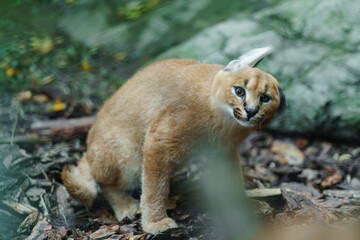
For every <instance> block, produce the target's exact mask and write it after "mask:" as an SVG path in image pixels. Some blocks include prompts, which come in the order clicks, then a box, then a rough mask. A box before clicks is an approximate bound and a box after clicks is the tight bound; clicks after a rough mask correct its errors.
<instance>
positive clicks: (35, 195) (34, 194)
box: [26, 187, 46, 202]
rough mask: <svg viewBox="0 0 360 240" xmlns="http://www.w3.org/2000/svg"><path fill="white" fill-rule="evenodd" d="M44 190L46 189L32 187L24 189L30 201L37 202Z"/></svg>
mask: <svg viewBox="0 0 360 240" xmlns="http://www.w3.org/2000/svg"><path fill="white" fill-rule="evenodd" d="M45 192H46V191H45V189H43V188H38V187H32V188H29V189H28V190H27V191H26V196H27V197H28V198H29V200H30V201H32V202H37V201H39V199H40V195H41V194H44V193H45Z"/></svg>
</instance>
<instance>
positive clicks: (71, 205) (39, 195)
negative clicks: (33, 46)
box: [0, 120, 360, 240]
mask: <svg viewBox="0 0 360 240" xmlns="http://www.w3.org/2000/svg"><path fill="white" fill-rule="evenodd" d="M54 121H56V120H50V122H54ZM47 123H48V122H47ZM65 123H66V124H68V122H67V121H65ZM41 124H42V125H43V126H44V122H42V123H41ZM41 124H40V125H41ZM45 125H46V124H45ZM32 126H33V128H34V125H32ZM74 129H78V127H75V128H71V127H70V128H68V129H67V131H68V132H67V134H64V132H66V131H63V132H62V133H61V134H59V133H57V135H56V136H57V139H56V141H54V142H51V141H47V142H42V141H41V140H43V139H42V138H40V137H39V136H37V137H38V138H37V140H36V141H35V140H34V139H33V140H32V141H30V142H26V143H19V145H20V146H21V147H24V148H26V149H27V152H26V151H25V150H24V149H21V148H20V147H17V146H15V145H10V144H2V145H0V151H1V153H2V156H4V158H3V167H4V168H5V170H6V175H5V176H7V177H6V178H5V179H4V180H3V181H2V182H1V184H0V187H1V188H2V189H1V190H2V193H3V194H2V195H3V196H2V199H4V200H3V201H2V204H1V216H2V219H1V220H4V219H6V223H5V224H4V225H3V226H2V227H1V228H0V231H1V234H2V235H3V238H2V239H23V238H25V237H26V236H28V237H27V239H132V240H135V239H142V240H145V239H249V238H246V237H245V235H246V234H251V231H254V230H249V229H248V227H247V226H248V225H256V226H257V230H256V232H258V233H259V232H262V231H263V230H259V229H265V228H266V227H265V226H269V225H271V226H277V228H279V226H282V227H284V226H287V227H289V226H303V227H304V226H312V225H313V224H314V223H316V222H322V223H324V224H326V225H328V226H332V225H334V224H335V223H336V224H335V225H336V226H337V228H340V226H342V225H343V224H345V225H346V226H347V227H348V226H352V225H353V226H356V224H357V221H358V220H359V213H360V180H359V179H360V178H359V177H360V171H359V170H360V168H359V167H360V148H359V147H357V148H356V147H354V146H352V145H351V143H350V144H349V143H348V144H342V143H330V142H325V141H318V140H309V139H306V138H303V137H301V138H298V137H285V136H277V135H274V134H270V133H268V132H265V131H262V132H254V133H253V134H252V135H251V136H250V137H249V138H248V139H247V140H246V141H245V142H244V143H243V145H242V147H241V153H242V161H243V165H244V167H243V168H244V174H245V188H246V189H247V190H246V192H245V195H247V197H246V198H245V199H247V200H245V201H242V200H239V202H237V203H235V205H236V204H237V205H236V206H234V209H235V208H238V209H239V211H238V212H239V214H238V215H242V216H238V215H237V216H232V215H233V214H227V215H226V214H225V215H224V216H225V217H219V216H218V213H217V212H216V211H215V212H214V211H212V210H211V207H208V206H210V205H211V204H209V203H208V202H206V200H205V203H204V202H202V201H204V200H199V199H203V198H204V197H203V196H202V197H201V196H200V197H199V192H202V188H206V186H204V185H203V181H202V180H203V179H206V177H205V176H206V175H207V174H209V172H211V171H214V168H213V169H211V168H210V169H208V168H207V165H208V162H207V161H208V160H207V159H206V157H197V158H193V159H192V160H190V162H189V163H187V164H186V165H185V167H183V168H182V170H179V172H177V174H176V175H175V177H174V180H173V182H172V183H173V184H172V194H171V196H170V200H169V203H168V214H169V216H171V217H172V218H174V219H175V220H176V221H177V222H178V223H179V226H180V228H178V229H171V230H169V231H167V232H165V233H163V234H159V235H156V236H154V235H151V234H147V233H144V232H143V231H142V229H141V225H140V216H141V212H140V211H138V213H137V214H136V215H135V216H134V218H133V219H132V220H130V219H124V220H123V221H121V222H118V221H117V220H116V219H115V218H114V214H113V212H112V210H111V208H110V207H109V205H108V204H107V203H106V201H105V200H104V198H103V197H101V195H100V197H99V199H98V200H97V201H96V204H95V207H94V208H93V209H92V210H91V211H86V209H85V208H84V207H83V206H82V205H81V204H79V203H77V202H76V201H74V200H72V199H71V198H70V196H69V195H68V193H67V192H66V189H65V188H64V186H63V185H62V183H61V178H60V172H61V169H62V167H63V165H64V164H65V163H68V162H75V161H76V160H77V159H79V157H80V156H81V155H82V153H83V152H84V151H85V150H86V146H85V145H84V142H83V141H81V140H79V139H72V140H70V139H68V140H67V141H61V138H62V137H63V138H73V137H74V135H71V134H68V133H69V132H71V133H73V132H77V134H80V135H75V136H77V137H83V136H84V134H86V131H87V129H88V128H86V127H85V128H80V130H79V131H75V130H74ZM29 131H30V130H29ZM36 131H37V133H38V134H40V133H41V131H40V130H38V129H37V130H36ZM36 131H35V132H36ZM43 132H44V129H43ZM45 132H47V133H49V131H45ZM32 136H34V130H32ZM35 136H36V134H35ZM51 136H52V137H54V136H55V135H51ZM48 137H49V136H48ZM29 150H32V152H31V153H30V151H29ZM220 160H221V159H220ZM210 174H211V173H210ZM215 178H216V176H215ZM220 178H221V179H223V177H221V176H220ZM220 178H218V179H216V181H217V182H219V185H220V187H221V188H223V187H224V188H226V186H221V184H223V185H229V186H230V188H229V189H231V190H230V191H228V192H226V193H224V192H222V191H217V190H216V191H215V192H213V193H214V194H223V196H220V198H219V199H222V198H226V199H228V198H232V197H234V198H235V199H236V194H237V193H239V192H241V193H243V190H239V189H237V187H236V186H239V185H236V183H231V182H221V181H220ZM211 184H212V183H211ZM215 185H216V182H215ZM214 187H216V186H214ZM5 190H6V191H5ZM133 195H134V196H135V197H139V195H140V194H139V191H135V192H134V193H133ZM200 195H201V194H200ZM205 198H206V197H205ZM215 198H216V197H215ZM220 201H222V200H220ZM223 204H229V202H228V201H225V202H224V203H223ZM220 206H221V203H220ZM250 206H251V207H250ZM215 207H216V208H219V205H215ZM229 207H230V208H233V206H232V205H231V206H229ZM248 208H251V209H252V210H251V211H250V212H249V211H248ZM230 211H232V210H230ZM234 212H237V211H236V210H234ZM221 214H222V213H220V215H221ZM217 218H219V219H221V221H222V222H223V223H226V225H227V226H225V229H227V228H232V229H230V230H229V229H227V230H226V231H225V233H224V231H222V230H221V228H222V227H224V226H221V224H218V223H216V219H217ZM229 221H230V222H229ZM242 221H244V222H247V223H244V222H242ZM228 225H231V226H228ZM236 228H239V229H241V231H238V229H236ZM234 229H235V231H234V233H231V234H233V235H234V234H235V235H236V236H237V237H236V238H233V237H232V236H231V234H230V233H229V231H233V230H234ZM9 230H10V231H9ZM246 231H248V233H246ZM239 232H240V233H239ZM245 233H246V234H245ZM229 234H230V235H229ZM239 234H240V235H241V236H240V235H239ZM244 234H245V235H244ZM255 235H256V234H255ZM253 237H254V235H253ZM255 238H258V237H255ZM266 239H270V238H266Z"/></svg>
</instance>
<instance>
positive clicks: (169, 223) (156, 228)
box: [142, 217, 178, 235]
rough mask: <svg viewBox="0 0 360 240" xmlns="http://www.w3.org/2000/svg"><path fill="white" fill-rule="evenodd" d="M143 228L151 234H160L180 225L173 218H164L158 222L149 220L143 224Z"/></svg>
mask: <svg viewBox="0 0 360 240" xmlns="http://www.w3.org/2000/svg"><path fill="white" fill-rule="evenodd" d="M142 227H143V230H144V231H145V232H148V233H151V234H154V235H156V234H158V233H161V232H164V231H166V230H168V229H169V228H177V227H178V225H177V224H176V222H175V221H174V220H173V219H171V218H168V217H167V218H163V219H161V220H159V221H157V222H149V223H143V224H142Z"/></svg>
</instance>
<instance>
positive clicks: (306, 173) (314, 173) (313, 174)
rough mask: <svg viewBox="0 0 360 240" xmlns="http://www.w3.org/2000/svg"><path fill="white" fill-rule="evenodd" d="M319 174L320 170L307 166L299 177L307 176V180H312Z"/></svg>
mask: <svg viewBox="0 0 360 240" xmlns="http://www.w3.org/2000/svg"><path fill="white" fill-rule="evenodd" d="M318 175H319V171H318V170H313V169H311V168H305V169H304V170H302V172H301V174H300V175H299V177H301V178H306V180H308V181H312V180H314V179H315V178H317V176H318Z"/></svg>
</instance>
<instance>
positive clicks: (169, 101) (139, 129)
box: [62, 59, 280, 234]
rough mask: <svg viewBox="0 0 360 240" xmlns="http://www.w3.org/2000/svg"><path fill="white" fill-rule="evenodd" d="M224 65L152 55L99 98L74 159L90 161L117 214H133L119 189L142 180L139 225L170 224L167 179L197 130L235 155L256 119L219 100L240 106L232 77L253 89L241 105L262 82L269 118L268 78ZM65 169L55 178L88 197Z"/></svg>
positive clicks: (272, 89) (273, 87) (160, 227)
mask: <svg viewBox="0 0 360 240" xmlns="http://www.w3.org/2000/svg"><path fill="white" fill-rule="evenodd" d="M223 68H224V66H222V65H211V64H202V63H200V62H197V61H194V60H185V59H168V60H161V61H157V62H154V63H153V64H151V65H149V66H147V67H146V68H144V69H142V70H141V71H138V72H137V73H136V74H135V75H134V76H133V77H132V78H131V79H129V80H128V81H127V82H126V83H125V84H124V85H123V86H122V87H121V88H120V89H119V90H118V91H117V92H116V93H115V94H114V95H113V96H112V97H111V98H110V99H109V100H108V101H107V102H106V103H105V104H104V106H103V107H102V109H101V111H100V112H99V114H98V116H97V119H96V122H95V124H94V125H93V126H92V128H91V130H90V132H89V135H88V139H87V144H88V149H87V153H86V158H83V159H82V160H81V161H87V163H88V164H89V166H90V169H91V174H92V176H93V177H94V178H95V180H96V182H97V183H98V184H99V186H100V187H101V189H102V191H103V192H104V195H105V196H106V197H107V199H108V200H109V202H110V204H111V205H112V207H113V208H114V211H115V213H116V217H117V218H118V219H119V220H121V219H122V218H123V217H125V216H131V215H132V214H133V213H135V211H136V208H137V206H138V202H137V201H136V200H134V199H132V198H131V197H130V196H128V195H126V193H125V191H126V190H129V189H132V188H134V187H136V186H137V185H138V184H139V183H140V180H141V179H142V196H141V206H142V226H143V229H144V230H145V231H146V232H150V233H153V234H156V233H159V232H161V231H165V230H166V229H168V228H173V227H176V226H177V225H176V223H175V221H174V220H172V219H171V218H168V217H167V215H166V200H167V197H168V194H169V179H170V177H171V175H172V173H173V172H174V170H175V169H176V166H177V165H178V164H179V162H180V161H181V159H182V157H183V156H184V154H185V153H186V152H188V151H189V149H190V148H191V146H192V145H193V143H194V142H195V141H196V140H197V139H199V138H200V137H202V136H205V135H213V136H217V137H219V138H220V139H222V140H223V141H224V142H226V143H228V144H230V146H231V147H232V149H233V152H234V159H235V160H236V161H237V160H238V158H239V153H238V146H239V144H240V143H241V142H242V141H243V140H244V139H245V138H246V137H247V136H248V135H249V134H250V133H251V131H253V130H254V129H255V128H257V127H258V125H259V124H260V123H258V121H259V117H258V116H255V117H254V119H252V121H253V122H254V125H253V126H251V127H243V126H241V125H239V124H238V123H237V122H236V121H235V119H234V118H233V117H231V116H230V115H229V114H227V113H226V112H224V110H223V109H221V108H220V107H219V104H227V105H229V106H231V107H237V108H239V109H240V110H242V111H243V103H241V102H240V101H239V99H238V98H237V97H236V96H234V95H233V94H232V93H231V88H232V87H233V86H234V84H235V85H244V82H245V81H246V80H247V81H248V83H247V84H248V90H249V91H250V92H251V94H252V95H251V98H249V101H248V102H249V103H248V104H258V102H257V101H258V100H257V99H258V96H259V94H261V93H263V92H264V91H265V87H267V89H268V92H269V93H270V94H271V95H272V97H273V101H272V102H271V103H270V104H267V105H266V106H265V105H264V106H262V107H261V108H260V111H259V113H261V114H264V115H265V118H264V120H263V123H269V122H270V121H271V119H272V118H273V117H274V115H275V113H276V112H277V109H278V108H279V101H280V100H279V96H278V91H277V87H278V82H277V81H276V79H275V78H274V77H272V76H271V75H270V74H268V73H265V72H263V71H261V70H259V69H257V68H250V67H246V68H244V69H243V70H241V71H239V72H235V73H233V72H230V71H221V70H222V69H223ZM81 161H80V163H79V166H78V168H79V169H80V167H81ZM80 172H81V173H82V174H83V172H84V171H80ZM86 174H88V172H86ZM72 176H73V171H72V170H71V169H70V170H69V168H65V169H64V171H63V173H62V177H63V181H64V184H65V186H66V187H67V189H68V191H69V193H70V194H71V195H72V196H73V197H74V198H76V199H78V200H79V201H82V202H83V203H85V204H89V203H91V202H92V201H93V199H90V197H91V196H92V197H93V196H94V195H91V194H89V192H90V193H91V191H89V189H87V188H88V187H89V186H87V185H86V184H85V185H81V183H80V182H76V181H74V180H73V177H72ZM84 182H85V181H84ZM88 197H89V198H88Z"/></svg>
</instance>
